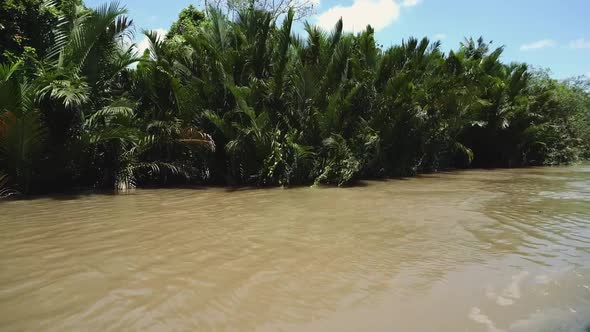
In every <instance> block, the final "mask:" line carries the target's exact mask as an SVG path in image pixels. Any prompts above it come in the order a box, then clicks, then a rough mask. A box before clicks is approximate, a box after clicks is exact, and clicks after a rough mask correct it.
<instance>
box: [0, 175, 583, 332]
mask: <svg viewBox="0 0 590 332" xmlns="http://www.w3.org/2000/svg"><path fill="white" fill-rule="evenodd" d="M0 330H1V331H101V332H102V331H321V332H325V331H338V332H342V331H377V332H379V331H443V332H445V331H449V332H451V331H452V332H456V331H484V332H499V331H508V332H511V331H535V332H537V331H548V332H549V331H550V332H556V331H579V332H586V331H590V167H589V166H588V165H586V166H574V167H563V168H533V169H515V170H470V171H460V172H452V173H439V174H434V175H424V176H420V177H417V178H410V179H400V180H388V181H376V182H366V183H363V184H362V185H360V186H357V187H354V188H297V189H279V188H277V189H260V190H226V189H219V188H217V189H170V190H169V189H159V190H138V191H136V192H134V193H131V194H126V195H88V196H78V197H66V196H56V197H53V198H42V199H35V200H30V201H9V202H4V203H1V204H0Z"/></svg>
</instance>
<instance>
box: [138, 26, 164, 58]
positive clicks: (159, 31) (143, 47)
mask: <svg viewBox="0 0 590 332" xmlns="http://www.w3.org/2000/svg"><path fill="white" fill-rule="evenodd" d="M152 31H155V32H156V33H157V34H158V36H159V37H160V38H164V37H165V36H166V34H167V33H168V30H166V29H162V28H160V29H153V30H152ZM149 45H150V42H149V40H148V38H147V37H146V36H143V39H142V40H141V41H140V42H139V43H137V44H136V45H135V50H136V51H137V54H139V55H143V52H144V51H145V50H146V49H147V48H148V47H149Z"/></svg>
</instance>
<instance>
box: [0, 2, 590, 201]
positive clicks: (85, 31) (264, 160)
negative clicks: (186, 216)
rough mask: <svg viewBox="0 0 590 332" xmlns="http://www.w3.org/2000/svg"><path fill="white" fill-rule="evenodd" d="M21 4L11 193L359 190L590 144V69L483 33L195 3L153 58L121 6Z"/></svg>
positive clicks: (12, 102)
mask: <svg viewBox="0 0 590 332" xmlns="http://www.w3.org/2000/svg"><path fill="white" fill-rule="evenodd" d="M20 2H21V3H22V4H23V6H21V7H18V6H15V7H14V8H13V7H10V8H2V9H3V11H4V12H5V13H6V16H7V17H6V18H5V17H2V19H3V21H2V22H5V23H3V26H2V30H1V31H0V32H1V33H2V35H1V36H2V37H1V41H2V42H1V43H0V63H1V65H0V196H6V195H10V194H14V193H19V194H22V196H24V197H27V196H29V195H45V194H52V193H59V192H72V190H74V189H78V188H88V189H89V190H97V191H102V190H113V189H114V190H116V191H125V190H128V189H130V188H133V187H171V186H172V187H174V186H230V187H235V186H238V187H239V186H244V187H251V186H254V187H256V186H260V187H267V186H285V187H289V186H299V185H313V184H322V185H324V184H326V185H338V186H345V185H354V183H355V181H358V180H362V179H377V178H392V177H407V176H413V175H416V174H421V173H429V172H436V171H439V170H445V169H465V168H502V167H526V166H543V165H560V164H568V163H573V162H576V161H580V160H584V159H588V158H589V157H590V82H589V81H588V79H585V78H583V77H579V78H573V79H570V80H565V81H558V80H555V79H552V78H551V77H550V76H549V74H548V73H547V72H546V71H542V70H535V69H531V68H530V67H529V66H528V65H526V64H522V63H504V62H503V61H502V60H501V56H502V51H503V47H492V44H491V43H488V42H486V41H485V40H484V39H483V38H479V39H473V38H466V39H465V41H464V42H463V43H461V45H460V46H459V47H458V49H456V50H452V51H449V52H443V51H442V49H441V44H440V42H438V41H430V40H429V39H427V38H423V39H415V38H409V39H407V40H404V41H402V42H401V44H399V45H394V46H392V47H389V48H383V47H382V46H380V45H378V43H377V42H376V41H375V37H374V30H373V29H372V28H371V27H370V26H367V28H366V29H365V30H364V31H362V32H360V33H355V34H351V33H346V32H344V31H343V24H342V21H341V20H340V21H338V22H335V26H334V29H333V30H332V31H323V30H321V29H319V28H318V27H316V26H314V25H311V24H308V23H304V25H303V31H302V32H301V33H297V32H295V31H294V25H295V21H296V19H297V18H298V16H297V14H296V13H295V12H294V11H292V10H289V11H287V12H286V13H284V14H281V15H276V13H273V12H272V11H268V10H264V8H257V7H255V6H249V7H248V6H247V7H245V8H240V9H239V10H237V11H236V12H235V13H234V14H233V15H227V14H226V13H223V12H222V11H220V10H218V9H215V8H209V9H208V10H207V11H206V12H202V11H200V10H198V9H196V8H194V7H192V6H189V7H188V8H186V9H184V10H183V11H182V12H181V13H180V15H179V18H178V20H177V21H176V22H175V23H174V24H173V25H172V27H171V29H170V31H169V32H168V33H167V35H166V36H160V35H158V34H157V33H156V32H154V31H144V32H143V33H144V34H145V36H146V37H147V40H148V42H149V45H148V48H147V49H146V50H145V51H144V52H143V53H140V52H138V48H137V46H136V45H135V44H134V43H133V41H134V39H135V33H136V29H135V27H134V25H133V21H132V20H131V19H130V18H129V17H127V16H126V15H127V11H126V10H125V9H124V8H123V7H121V6H120V5H119V4H118V3H116V2H114V3H110V4H105V5H103V6H100V7H98V8H96V9H90V8H87V7H85V6H84V5H83V3H82V2H80V1H79V0H61V1H52V2H46V1H40V0H20ZM7 6H8V5H7ZM11 11H12V12H11ZM21 12H22V13H27V15H32V16H35V15H37V16H36V17H34V22H37V21H38V22H39V24H38V26H36V29H35V30H34V31H33V30H31V29H30V26H29V25H27V24H25V23H26V22H24V18H23V15H24V14H22V13H21ZM19 13H21V14H19Z"/></svg>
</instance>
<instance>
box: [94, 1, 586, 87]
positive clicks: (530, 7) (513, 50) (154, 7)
mask: <svg viewBox="0 0 590 332" xmlns="http://www.w3.org/2000/svg"><path fill="white" fill-rule="evenodd" d="M104 1H105V0H86V4H87V5H88V6H91V7H94V6H96V5H98V4H101V3H103V2H104ZM120 1H121V4H122V5H124V6H125V7H127V9H128V10H129V15H130V16H131V18H133V20H134V21H135V24H136V27H137V28H138V31H139V30H140V29H162V30H166V29H168V28H169V27H170V24H171V23H172V22H173V21H174V20H176V18H177V16H178V13H179V12H180V10H181V9H182V8H184V7H186V6H188V5H189V4H194V5H196V6H200V5H201V3H202V2H201V1H197V0H192V1H191V0H167V1H166V0H158V1H155V0H120ZM314 1H318V2H319V5H318V6H317V10H316V11H317V15H315V16H313V17H310V18H309V21H311V22H314V23H316V24H319V25H320V26H325V27H329V26H332V25H333V23H335V20H336V19H337V18H338V17H340V16H342V17H343V19H344V23H345V29H348V30H354V31H359V30H361V29H362V27H364V26H365V25H366V24H367V23H371V24H372V25H373V26H374V27H375V28H376V30H377V33H376V36H377V39H378V41H379V43H381V44H383V45H385V46H390V45H393V44H398V43H400V42H401V40H402V39H404V38H408V37H410V36H415V37H423V36H428V37H430V38H433V39H441V41H442V43H443V48H444V49H445V50H448V49H451V48H456V47H457V46H458V45H459V42H461V41H462V40H463V37H466V36H473V37H479V36H484V38H485V39H486V40H493V41H494V45H496V46H501V45H505V46H506V51H505V53H504V60H505V61H507V62H510V61H522V62H527V63H529V64H532V65H534V66H537V67H543V68H549V69H550V70H551V71H552V73H553V76H554V77H556V78H566V77H569V76H574V75H582V74H586V75H590V61H589V59H590V22H589V18H590V0H494V1H481V0H479V1H478V0H346V1H334V0H314ZM138 35H139V34H138ZM138 38H141V35H140V37H138ZM138 42H139V43H141V40H138Z"/></svg>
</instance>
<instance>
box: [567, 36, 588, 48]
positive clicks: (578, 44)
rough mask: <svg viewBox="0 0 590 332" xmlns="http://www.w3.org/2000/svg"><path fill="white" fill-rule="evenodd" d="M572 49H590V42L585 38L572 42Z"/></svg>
mask: <svg viewBox="0 0 590 332" xmlns="http://www.w3.org/2000/svg"><path fill="white" fill-rule="evenodd" d="M570 48H574V49H582V48H590V40H586V39H585V38H580V39H576V40H572V41H571V42H570Z"/></svg>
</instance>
